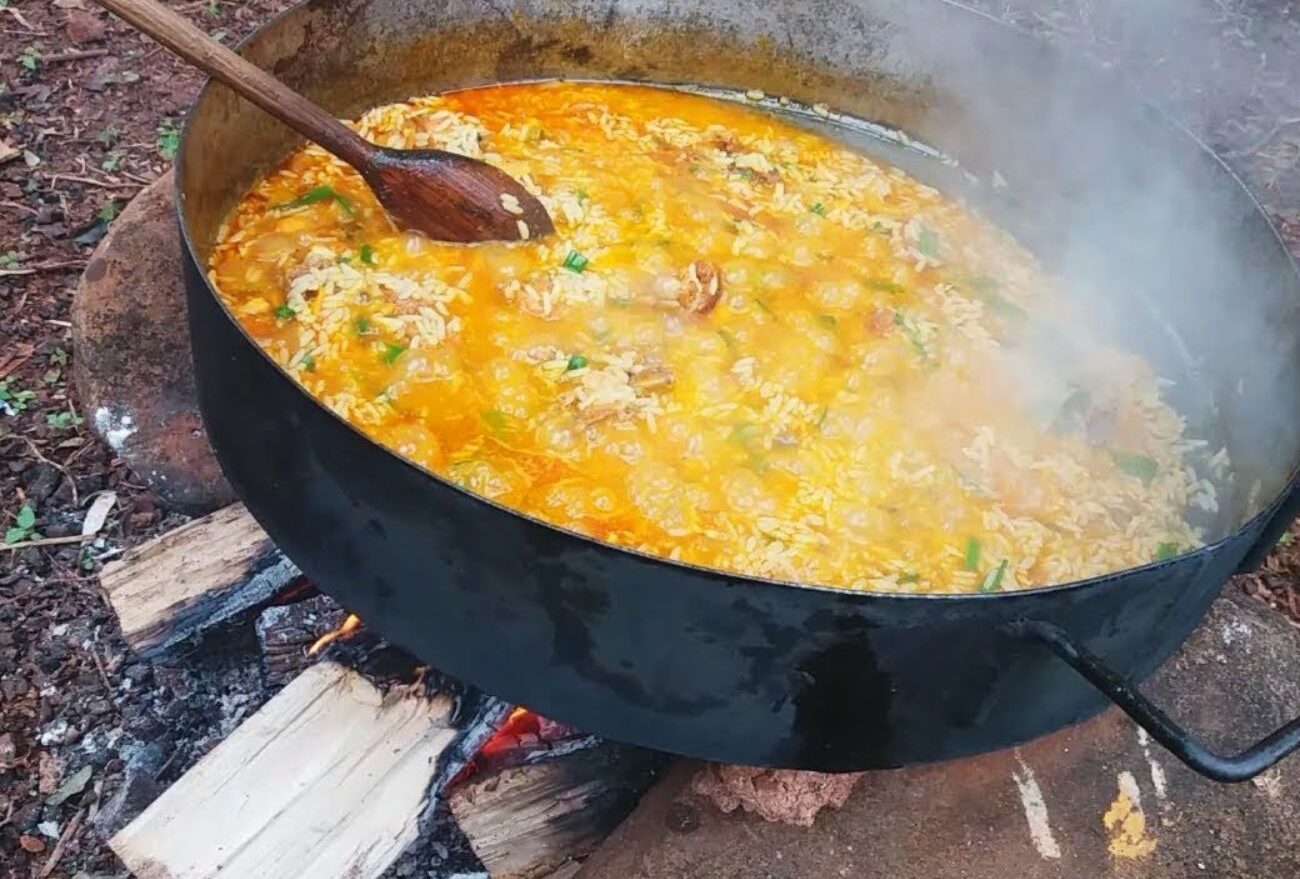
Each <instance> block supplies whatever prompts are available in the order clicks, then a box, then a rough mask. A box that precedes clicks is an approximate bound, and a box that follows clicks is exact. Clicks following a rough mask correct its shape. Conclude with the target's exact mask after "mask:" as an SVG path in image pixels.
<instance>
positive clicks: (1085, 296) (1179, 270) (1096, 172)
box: [873, 0, 1300, 541]
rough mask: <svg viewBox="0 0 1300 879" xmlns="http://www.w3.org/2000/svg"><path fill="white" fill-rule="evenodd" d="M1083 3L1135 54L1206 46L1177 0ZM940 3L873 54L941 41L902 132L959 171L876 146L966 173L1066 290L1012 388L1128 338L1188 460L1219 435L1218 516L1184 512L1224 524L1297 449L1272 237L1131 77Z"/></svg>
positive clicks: (1263, 494) (1280, 276)
mask: <svg viewBox="0 0 1300 879" xmlns="http://www.w3.org/2000/svg"><path fill="white" fill-rule="evenodd" d="M917 6H920V7H924V9H925V10H927V11H928V12H933V8H932V7H930V5H929V4H917ZM1085 9H1086V10H1088V11H1090V12H1091V13H1093V14H1095V15H1098V16H1105V17H1106V18H1107V20H1108V22H1109V24H1110V25H1111V27H1112V30H1113V31H1114V32H1115V33H1117V34H1119V35H1120V38H1121V40H1120V42H1121V44H1122V45H1120V46H1119V47H1118V53H1119V54H1120V55H1121V56H1124V57H1145V56H1144V55H1143V54H1142V53H1144V52H1148V53H1149V52H1151V51H1153V48H1152V47H1154V46H1159V47H1160V49H1159V51H1162V52H1165V53H1169V52H1173V53H1176V54H1185V55H1187V56H1188V57H1192V58H1198V57H1205V56H1206V55H1207V54H1208V48H1207V47H1205V46H1203V45H1201V43H1202V42H1204V40H1206V39H1208V37H1202V36H1195V35H1193V33H1192V31H1190V30H1187V29H1183V30H1181V31H1180V30H1177V29H1175V28H1172V27H1171V25H1172V24H1173V23H1175V22H1177V21H1179V20H1181V19H1185V18H1186V16H1187V11H1186V4H1185V3H1182V2H1174V0H1158V2H1145V3H1139V4H1132V3H1125V4H1120V3H1113V2H1107V3H1104V4H1101V5H1100V6H1098V5H1095V4H1085ZM900 15H902V16H903V17H906V16H907V15H908V13H906V12H904V13H900ZM944 20H945V19H944V17H943V16H939V17H938V18H935V17H933V16H931V17H930V18H929V20H928V21H924V22H922V21H917V22H916V23H915V26H914V27H906V28H901V29H899V30H898V31H897V32H895V33H892V34H891V45H890V54H891V55H892V54H893V53H894V52H897V53H898V54H899V55H900V56H905V55H908V54H912V53H914V52H915V51H916V47H917V45H918V44H924V52H923V55H924V57H938V58H941V59H942V60H941V61H940V62H939V64H940V65H941V69H940V70H939V71H938V75H937V76H936V77H934V85H935V96H934V99H933V100H932V101H931V102H930V107H929V110H928V112H927V114H926V115H925V117H924V118H923V120H922V121H921V122H920V123H918V124H917V125H916V126H915V130H914V132H913V133H914V134H917V135H919V136H920V137H922V138H923V139H924V140H926V141H927V142H928V143H930V144H931V145H933V146H935V147H937V148H938V149H940V150H942V151H943V152H946V153H948V154H949V155H952V156H954V157H955V158H956V159H958V161H959V162H960V164H961V166H962V168H963V171H964V176H963V175H957V174H953V173H952V172H951V171H950V170H947V169H936V168H935V167H933V165H934V163H933V162H929V163H928V167H927V163H924V162H918V160H917V159H916V157H911V158H908V157H902V156H896V155H888V156H886V158H888V159H889V160H890V161H894V162H895V163H896V164H900V165H903V166H904V167H905V169H906V170H908V171H910V172H912V173H914V174H916V175H917V176H919V177H922V178H923V179H925V178H929V179H930V180H932V181H933V182H935V183H936V185H939V186H941V187H943V188H945V189H947V190H948V191H950V192H957V191H958V189H962V190H965V192H964V195H965V196H966V198H967V199H968V201H969V202H970V203H971V204H972V205H973V206H974V207H976V208H977V209H978V210H980V211H981V212H982V213H984V214H985V215H986V216H987V217H988V218H989V219H990V220H992V221H993V222H995V223H997V224H999V225H1001V226H1003V227H1004V228H1006V229H1008V230H1010V231H1011V232H1012V233H1013V234H1015V235H1016V237H1017V238H1018V239H1019V240H1020V241H1021V242H1022V243H1023V244H1024V245H1025V246H1026V247H1028V248H1029V249H1030V250H1031V251H1032V252H1034V254H1035V255H1036V256H1037V257H1039V259H1040V260H1041V261H1042V262H1043V264H1044V265H1045V267H1047V268H1048V269H1049V271H1052V272H1053V273H1055V274H1057V275H1059V276H1061V277H1063V278H1064V279H1065V280H1066V281H1067V283H1068V286H1069V288H1070V290H1071V291H1072V294H1073V300H1072V306H1073V307H1074V308H1077V313H1076V314H1075V315H1073V316H1071V317H1070V319H1069V321H1070V322H1069V324H1068V325H1067V329H1068V334H1062V332H1061V328H1060V327H1056V328H1055V329H1051V328H1047V327H1044V328H1043V331H1042V332H1041V333H1039V334H1038V335H1037V338H1036V339H1034V340H1032V341H1031V342H1030V343H1029V344H1026V345H1024V346H1023V347H1022V348H1021V349H1020V350H1019V352H1018V355H1017V356H1018V357H1020V358H1021V359H1022V361H1023V365H1022V369H1021V372H1022V374H1023V376H1024V381H1025V383H1026V391H1027V393H1029V394H1031V395H1032V394H1034V393H1036V392H1037V393H1040V394H1045V395H1050V394H1053V393H1055V394H1059V393H1060V388H1062V387H1064V386H1065V385H1067V384H1068V383H1069V382H1070V381H1071V379H1072V377H1073V376H1074V375H1076V374H1077V373H1078V371H1079V370H1080V367H1081V366H1082V367H1083V368H1085V369H1087V368H1089V367H1094V366H1095V367H1097V368H1104V367H1105V364H1100V363H1099V364H1088V363H1082V364H1081V363H1080V362H1079V361H1080V358H1085V359H1086V358H1087V357H1089V356H1093V355H1094V354H1095V352H1097V351H1098V350H1101V349H1104V348H1108V347H1109V348H1120V349H1125V350H1128V351H1133V352H1135V353H1138V354H1140V355H1142V356H1143V357H1145V358H1146V359H1147V360H1148V361H1149V362H1151V363H1152V364H1153V366H1154V368H1155V369H1156V371H1157V374H1158V375H1159V376H1161V377H1162V378H1163V379H1167V380H1168V381H1170V382H1172V383H1173V384H1172V385H1170V386H1168V390H1167V393H1166V394H1165V398H1166V399H1167V400H1168V401H1169V402H1170V403H1171V404H1172V405H1174V407H1175V408H1176V409H1177V410H1178V411H1179V413H1180V414H1181V415H1183V416H1184V417H1185V419H1186V422H1187V435H1188V437H1189V438H1194V439H1200V440H1204V441H1205V445H1204V447H1203V448H1200V449H1198V450H1195V451H1193V452H1192V453H1191V454H1190V455H1189V463H1191V464H1192V465H1193V466H1195V467H1196V470H1197V472H1198V475H1200V476H1208V475H1212V474H1211V473H1210V472H1208V471H1210V470H1212V469H1213V468H1209V467H1207V466H1206V463H1207V461H1208V460H1209V459H1210V457H1211V456H1212V455H1213V454H1214V453H1215V452H1216V451H1217V450H1218V449H1219V448H1221V447H1226V448H1227V450H1228V454H1229V457H1230V459H1231V462H1232V471H1233V473H1232V474H1229V475H1227V478H1226V479H1225V478H1221V479H1217V480H1216V482H1217V483H1218V496H1219V504H1220V511H1219V512H1220V514H1219V516H1218V517H1217V520H1216V521H1211V522H1202V523H1201V524H1202V525H1203V526H1205V527H1206V539H1207V540H1211V541H1212V540H1215V539H1217V538H1219V537H1221V536H1223V535H1224V534H1225V533H1226V532H1227V531H1228V530H1230V529H1232V528H1235V527H1236V526H1237V525H1239V524H1240V523H1241V522H1242V521H1243V520H1244V519H1245V518H1247V517H1248V516H1250V515H1252V514H1253V513H1255V512H1257V511H1258V509H1259V507H1260V506H1262V505H1265V504H1267V503H1268V502H1269V501H1270V500H1271V499H1272V497H1273V496H1274V494H1276V492H1278V491H1279V490H1280V489H1281V488H1282V485H1283V481H1284V478H1285V477H1286V475H1287V474H1288V473H1289V472H1290V470H1291V468H1292V466H1293V465H1294V462H1295V460H1296V458H1297V454H1298V450H1300V449H1298V447H1300V440H1298V439H1297V428H1296V423H1295V422H1296V419H1295V410H1294V404H1295V396H1296V387H1297V362H1298V361H1300V352H1298V351H1297V336H1298V333H1297V326H1298V325H1300V315H1298V314H1297V299H1296V296H1295V280H1294V274H1293V270H1292V269H1291V267H1290V265H1289V264H1288V262H1287V259H1286V257H1285V256H1284V254H1283V251H1282V250H1281V248H1280V247H1279V246H1278V245H1277V243H1276V241H1275V240H1274V238H1273V234H1272V232H1271V230H1270V229H1269V228H1268V226H1267V224H1266V223H1265V222H1264V221H1263V220H1262V218H1261V216H1260V215H1259V212H1258V210H1257V208H1256V206H1255V204H1254V202H1253V201H1252V200H1251V199H1250V198H1249V197H1248V196H1246V195H1245V193H1244V192H1242V191H1241V189H1240V187H1239V186H1237V185H1236V183H1235V181H1234V180H1233V179H1232V177H1231V176H1230V175H1229V173H1228V172H1227V171H1226V169H1225V168H1224V167H1223V166H1222V165H1221V164H1220V163H1219V162H1218V161H1217V160H1215V159H1214V158H1212V157H1211V156H1210V155H1209V154H1208V153H1207V152H1205V151H1204V150H1201V149H1198V148H1197V145H1196V143H1195V142H1194V140H1193V138H1192V136H1191V135H1189V134H1187V133H1185V132H1184V131H1182V130H1180V129H1179V128H1178V127H1176V125H1174V124H1172V123H1171V122H1170V121H1169V120H1168V119H1166V118H1165V117H1163V116H1162V113H1161V112H1160V111H1157V110H1154V109H1152V108H1150V107H1146V106H1143V105H1142V104H1141V103H1139V101H1138V100H1137V98H1136V96H1135V95H1134V83H1133V81H1132V79H1125V78H1124V77H1122V76H1120V75H1118V74H1117V73H1115V72H1114V71H1104V70H1102V69H1101V68H1100V67H1099V66H1098V65H1096V64H1095V63H1088V62H1083V63H1080V57H1079V56H1080V54H1081V52H1080V50H1079V47H1078V46H1075V47H1073V49H1072V48H1071V46H1070V44H1069V43H1068V42H1067V43H1066V44H1065V45H1063V47H1062V48H1063V50H1064V51H1063V52H1062V53H1061V54H1060V55H1059V56H1058V55H1056V54H1055V53H1052V52H1049V51H1047V50H1045V49H1044V48H1042V46H1041V44H1039V43H1036V42H1027V45H1026V51H1025V53H1024V54H1020V53H1013V55H1014V57H1012V56H1011V55H1008V54H1007V53H1006V52H1005V47H1004V46H1003V45H1002V43H1001V40H1000V39H991V40H990V41H989V42H988V43H987V44H986V43H984V42H983V41H981V40H978V39H976V40H972V39H970V34H969V33H965V32H963V33H961V34H956V33H954V34H948V33H946V32H945V31H944V30H943V28H942V24H943V21H944ZM1171 32H1172V33H1177V34H1179V35H1180V36H1178V37H1176V38H1175V37H1172V36H1171ZM994 36H997V35H994ZM1171 42H1173V45H1170V44H1171ZM1026 57H1028V58H1030V59H1031V60H1032V62H1033V63H1032V64H1031V65H1030V67H1031V68H1033V69H1034V70H1035V73H1034V75H1033V76H1032V77H1026V76H1025V75H1024V70H1025V59H1026ZM993 120H997V121H998V122H999V123H1000V124H990V122H991V121H993ZM873 151H874V152H877V153H879V152H880V151H879V150H873ZM972 175H973V178H974V180H972ZM1004 183H1005V185H1003V184H1004Z"/></svg>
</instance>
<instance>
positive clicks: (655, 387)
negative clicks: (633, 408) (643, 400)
mask: <svg viewBox="0 0 1300 879" xmlns="http://www.w3.org/2000/svg"><path fill="white" fill-rule="evenodd" d="M672 383H673V371H672V369H671V368H670V367H668V366H664V365H663V364H654V365H651V366H643V367H641V368H640V369H639V370H637V371H636V372H635V373H633V374H632V375H631V377H630V378H628V384H630V385H631V386H632V387H634V388H636V389H637V390H638V391H662V390H664V389H665V388H669V387H672Z"/></svg>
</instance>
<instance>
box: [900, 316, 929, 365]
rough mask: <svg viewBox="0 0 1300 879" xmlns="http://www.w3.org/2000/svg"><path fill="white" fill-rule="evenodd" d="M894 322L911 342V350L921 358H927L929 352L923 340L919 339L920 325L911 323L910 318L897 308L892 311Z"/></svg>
mask: <svg viewBox="0 0 1300 879" xmlns="http://www.w3.org/2000/svg"><path fill="white" fill-rule="evenodd" d="M894 324H895V325H896V326H897V327H898V328H899V329H901V330H902V331H903V335H905V336H907V341H908V342H910V343H911V344H912V350H914V351H915V352H916V353H917V355H918V356H919V357H920V358H921V359H922V360H926V359H928V358H929V356H930V352H929V350H928V349H927V348H926V347H925V342H924V340H922V339H921V329H920V327H918V326H917V325H916V324H915V323H913V322H912V320H911V318H909V317H908V316H907V315H905V314H903V312H901V311H897V310H896V311H895V312H894Z"/></svg>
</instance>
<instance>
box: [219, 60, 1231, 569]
mask: <svg viewBox="0 0 1300 879" xmlns="http://www.w3.org/2000/svg"><path fill="white" fill-rule="evenodd" d="M819 112H820V114H821V115H826V112H828V111H824V110H823V111H819ZM355 127H356V129H357V130H358V131H359V132H360V133H361V134H363V135H364V136H365V137H367V138H369V139H371V140H373V141H375V142H376V143H380V144H384V145H387V146H392V147H406V148H413V147H436V148H440V149H447V150H451V151H454V152H458V153H462V154H464V155H469V156H474V157H479V158H483V159H485V160H487V161H488V162H490V163H492V164H494V165H497V166H499V167H501V168H502V169H504V170H505V171H507V172H508V173H510V174H512V175H513V176H515V177H516V178H517V179H519V180H520V181H521V182H522V183H523V184H524V185H525V187H526V188H527V189H528V190H529V191H530V192H532V193H534V194H535V195H537V196H538V197H539V198H541V200H542V201H543V203H544V204H545V205H546V207H547V209H548V211H549V212H550V214H551V216H552V218H553V219H554V221H555V227H556V233H555V234H554V235H552V236H548V237H546V238H531V237H528V230H526V229H525V228H521V230H520V231H521V235H523V236H524V237H525V238H526V239H527V240H524V241H521V242H517V243H511V244H504V243H498V244H486V245H476V246H473V247H464V246H456V245H449V244H441V243H437V242H432V241H429V240H427V239H425V238H423V237H421V236H419V235H416V234H411V233H404V232H402V231H401V230H399V229H397V228H396V227H395V226H393V225H392V223H391V221H390V220H389V219H388V217H387V215H386V214H385V213H384V212H383V210H382V209H381V208H380V207H379V205H378V203H377V202H376V200H375V199H374V197H373V196H372V195H371V193H370V192H369V190H368V189H367V188H366V187H365V185H364V183H363V182H362V181H361V179H360V177H359V176H358V175H357V174H356V173H355V172H354V171H352V170H351V169H350V168H349V167H347V166H346V165H344V164H342V163H341V162H339V161H338V160H336V159H334V158H333V157H331V156H330V155H328V154H327V153H325V152H324V151H322V150H320V149H319V148H316V147H307V148H305V149H301V150H299V151H297V152H295V153H294V154H293V155H291V156H290V157H289V158H288V159H286V160H285V162H284V163H283V164H282V165H281V166H280V167H279V168H278V169H277V170H275V171H274V172H272V173H270V174H269V175H267V176H266V177H265V178H264V179H263V180H261V181H259V182H258V183H257V184H256V185H255V186H254V187H253V189H252V190H251V191H250V192H249V193H248V194H247V195H246V196H245V197H244V198H243V199H242V201H241V202H240V203H239V205H238V206H237V207H236V208H235V210H234V211H233V212H232V214H231V216H230V217H229V218H228V220H227V222H226V223H225V225H224V227H223V229H222V231H221V234H220V236H219V240H218V243H217V246H216V248H215V250H214V252H213V255H212V259H211V264H210V277H211V279H212V281H213V283H214V284H215V285H216V287H217V289H218V290H219V291H220V293H221V296H222V298H223V300H224V301H225V303H226V304H227V306H228V307H229V308H230V309H231V311H232V313H233V314H234V315H235V316H236V317H237V318H238V320H239V321H240V323H241V324H242V325H243V326H244V327H245V328H246V329H247V330H248V332H249V333H250V334H251V335H252V337H253V338H254V339H255V340H256V341H257V342H258V344H259V345H261V346H262V347H264V348H265V349H266V350H267V351H268V352H269V353H270V354H271V355H272V356H273V357H274V358H275V359H276V360H277V361H278V362H279V363H280V364H281V366H282V367H283V368H284V369H285V370H286V371H287V372H288V373H289V374H290V375H292V376H293V377H294V379H296V380H297V381H298V382H300V383H301V384H302V386H303V387H304V388H305V389H306V390H307V391H308V392H310V393H311V394H313V395H314V396H316V397H317V398H318V399H320V400H321V401H322V402H323V403H324V404H325V405H327V406H329V407H330V408H331V409H332V410H333V411H334V412H336V413H337V414H338V415H339V416H340V417H342V418H345V419H347V420H348V421H349V422H351V423H353V424H354V425H356V426H357V427H358V428H360V429H361V430H363V431H365V432H366V433H367V434H368V435H370V436H371V437H373V438H374V439H375V440H377V441H379V442H381V443H383V444H385V445H387V446H388V447H389V448H391V449H393V450H394V451H396V452H398V453H400V454H402V455H404V456H406V457H407V458H409V459H410V460H412V461H414V462H416V463H418V464H420V465H422V466H424V467H427V468H428V469H430V470H432V471H434V472H436V473H438V474H440V475H442V476H444V477H446V478H448V479H451V480H453V481H455V482H457V483H459V484H460V485H462V486H464V487H465V488H467V489H468V490H470V491H473V492H476V493H478V494H481V495H483V496H486V497H490V498H493V499H494V500H497V501H499V502H502V503H505V504H507V505H509V506H512V507H514V508H516V509H519V510H521V511H523V512H526V513H528V514H530V515H534V516H537V517H539V518H541V519H544V520H546V521H548V522H552V523H554V524H556V525H559V526H562V527H565V528H569V529H572V530H574V531H578V532H581V533H583V534H587V535H590V536H592V537H596V538H599V539H602V540H607V541H610V542H613V543H616V544H620V545H623V546H627V547H632V548H636V549H639V550H643V551H646V552H649V553H653V554H657V555H661V556H665V557H668V558H672V559H678V560H681V561H686V562H691V563H695V564H700V565H705V566H709V567H714V568H719V569H723V570H727V571H734V572H737V573H741V574H746V575H752V576H761V577H771V578H779V579H784V580H793V581H799V582H805V583H817V584H824V585H831V586H840V587H846V588H853V589H865V590H873V591H887V592H972V591H1008V590H1014V589H1023V588H1030V587H1034V586H1043V585H1049V584H1054V583H1060V582H1066V581H1070V580H1076V579H1080V578H1084V577H1088V576H1092V575H1097V574H1101V573H1105V572H1108V571H1113V570H1119V569H1123V568H1128V567H1132V566H1135V565H1139V564H1143V563H1146V562H1149V561H1152V560H1155V559H1158V558H1164V557H1167V556H1170V555H1173V554H1176V553H1179V552H1183V551H1186V550H1188V549H1191V548H1193V547H1195V546H1198V545H1199V544H1200V542H1201V534H1200V532H1199V531H1198V530H1197V529H1196V528H1194V527H1192V526H1191V525H1190V524H1189V523H1188V522H1187V520H1186V518H1185V515H1184V514H1185V511H1186V510H1187V508H1188V506H1189V504H1194V505H1196V506H1199V507H1201V508H1206V509H1210V508H1212V506H1213V504H1215V503H1216V501H1215V497H1214V489H1213V485H1212V484H1211V483H1210V482H1209V481H1208V480H1206V479H1203V478H1202V477H1201V476H1200V475H1198V474H1197V473H1196V472H1195V471H1194V469H1193V468H1192V467H1191V465H1190V464H1189V463H1188V461H1187V460H1185V456H1184V451H1185V449H1186V448H1187V446H1186V443H1187V441H1186V440H1185V439H1184V437H1183V423H1182V420H1181V419H1180V418H1179V416H1178V415H1177V414H1176V413H1175V412H1174V411H1173V410H1172V409H1171V408H1170V407H1169V406H1168V405H1167V404H1166V403H1165V402H1163V401H1162V400H1161V397H1160V393H1159V390H1160V389H1159V386H1158V384H1157V381H1156V379H1155V377H1154V375H1153V374H1152V372H1151V370H1150V368H1149V366H1148V365H1147V364H1146V363H1145V362H1144V361H1143V360H1142V359H1141V358H1139V357H1137V356H1136V355H1133V354H1131V353H1127V352H1123V351H1120V350H1115V349H1113V348H1111V347H1109V346H1107V345H1106V344H1104V343H1103V342H1100V341H1098V340H1096V339H1093V338H1091V337H1090V336H1089V335H1088V334H1087V333H1085V332H1082V331H1080V330H1079V329H1078V320H1077V314H1076V313H1075V312H1074V310H1073V306H1072V304H1071V300H1070V297H1069V296H1068V295H1067V292H1066V290H1065V288H1064V287H1063V285H1062V284H1061V283H1060V282H1058V281H1057V280H1055V279H1053V278H1051V277H1049V276H1048V275H1047V274H1046V273H1045V272H1044V271H1043V270H1042V269H1041V268H1040V267H1039V266H1038V265H1037V264H1036V263H1035V262H1034V260H1033V259H1032V258H1031V257H1030V255H1029V254H1028V253H1027V252H1025V251H1024V250H1023V249H1022V248H1021V247H1020V246H1019V245H1018V244H1017V243H1016V242H1015V241H1014V240H1012V239H1011V238H1010V237H1009V236H1008V235H1006V234H1005V233H1004V232H1002V231H1000V230H998V229H996V228H994V227H992V226H990V225H989V224H988V223H987V222H985V221H983V220H982V219H980V218H979V217H978V216H976V215H975V214H974V213H973V212H971V211H970V210H969V209H967V208H965V207H963V206H962V205H961V204H959V203H957V202H956V201H953V200H951V199H949V198H947V197H945V196H944V195H943V194H941V193H939V192H938V191H936V190H935V189H933V188H931V187H929V186H926V185H924V184H922V183H920V182H919V181H917V180H915V179H912V178H911V177H909V176H907V175H905V174H903V173H902V172H901V171H899V170H897V169H895V168H891V167H888V166H886V165H882V164H879V163H877V162H874V161H872V160H871V159H869V158H867V157H866V156H864V155H862V154H861V153H858V152H855V151H853V150H851V149H848V148H846V147H844V146H842V145H840V144H837V143H835V142H834V141H831V140H829V139H827V138H825V137H823V136H821V135H819V134H817V133H814V132H811V131H808V130H804V129H802V128H798V127H795V126H794V125H792V124H790V123H788V122H786V121H784V120H782V119H780V118H777V117H775V116H773V115H771V114H767V113H764V112H761V111H759V110H757V109H753V108H749V107H745V106H741V105H739V104H733V103H730V102H723V101H719V100H714V99H710V98H704V97H700V96H695V95H689V94H685V93H681V92H677V91H670V90H666V89H656V88H650V87H641V86H629V85H612V84H594V83H584V84H575V83H544V84H538V83H534V84H520V85H508V86H498V87H492V88H483V89H474V90H469V91H463V92H456V93H451V94H447V95H442V96H437V97H426V98H417V99H414V100H411V101H409V102H407V103H403V104H394V105H389V106H385V107H380V108H377V109H375V110H372V111H370V112H369V113H367V114H365V115H364V116H363V117H362V118H361V119H360V120H358V121H357V123H356V124H355ZM502 207H503V208H505V209H506V210H507V211H510V212H512V213H517V212H518V209H519V205H518V203H517V202H515V203H514V204H513V205H512V204H509V203H506V202H505V201H504V200H503V202H502ZM520 222H522V221H520ZM1053 334H1056V335H1055V336H1054V335H1053ZM1043 338H1047V339H1049V340H1055V341H1053V345H1054V346H1056V347H1059V348H1060V349H1061V350H1062V351H1068V352H1069V353H1068V355H1067V354H1063V355H1062V358H1061V363H1060V364H1059V368H1057V367H1054V368H1053V369H1050V370H1043V369H1039V368H1037V367H1038V366H1039V365H1040V363H1039V361H1036V360H1035V359H1033V357H1032V352H1033V350H1034V348H1035V345H1036V344H1041V342H1042V339H1043ZM1058 342H1059V344H1058ZM1210 460H1211V462H1212V463H1213V465H1214V467H1215V468H1217V469H1224V470H1226V468H1227V466H1228V462H1227V461H1226V458H1223V457H1222V456H1221V453H1218V454H1216V455H1215V456H1214V457H1212V458H1211V459H1210Z"/></svg>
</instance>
